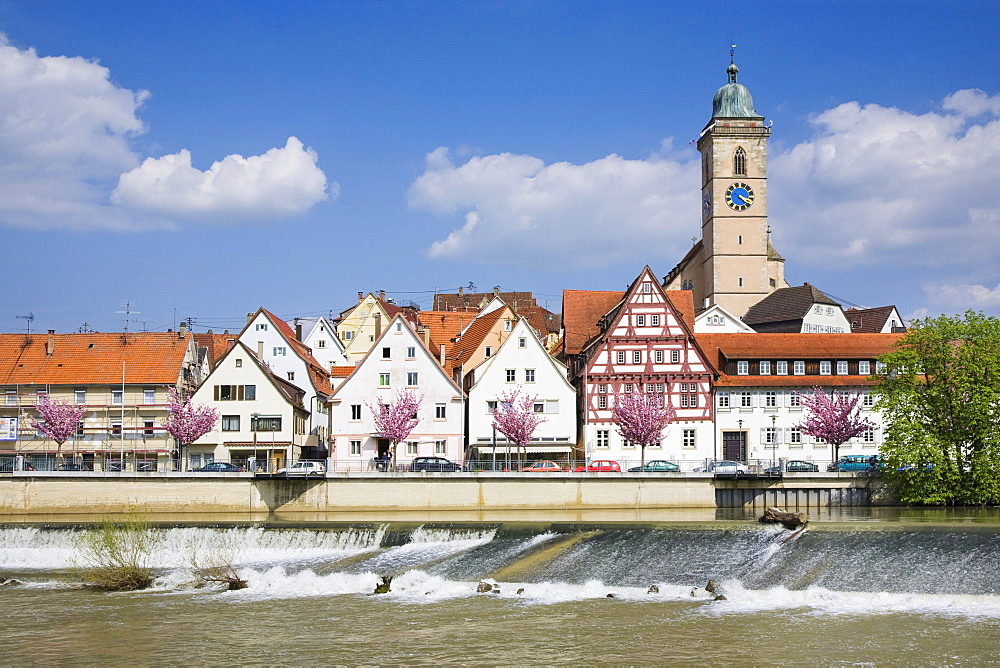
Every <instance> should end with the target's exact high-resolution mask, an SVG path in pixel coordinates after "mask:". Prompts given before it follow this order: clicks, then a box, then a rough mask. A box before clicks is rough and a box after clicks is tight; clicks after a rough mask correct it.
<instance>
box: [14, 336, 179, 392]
mask: <svg viewBox="0 0 1000 668" xmlns="http://www.w3.org/2000/svg"><path fill="white" fill-rule="evenodd" d="M190 337H191V334H185V335H184V336H183V338H182V337H181V336H180V335H179V334H177V333H175V332H166V333H160V332H130V333H129V334H53V335H52V344H53V352H52V355H47V354H46V344H47V342H48V340H49V335H47V334H32V335H31V336H30V337H29V336H27V335H25V334H0V383H2V384H6V385H30V384H39V385H40V384H50V385H70V384H79V385H119V384H121V382H122V362H124V363H125V382H126V383H129V384H137V383H154V384H163V385H174V384H176V383H177V381H178V379H179V377H180V376H181V371H182V368H183V362H184V356H185V354H186V352H187V346H188V342H189V341H190V340H191V338H190Z"/></svg>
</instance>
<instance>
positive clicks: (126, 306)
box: [115, 300, 141, 334]
mask: <svg viewBox="0 0 1000 668" xmlns="http://www.w3.org/2000/svg"><path fill="white" fill-rule="evenodd" d="M134 306H135V304H133V303H132V302H130V301H128V300H126V301H123V302H122V308H123V309H125V310H124V311H115V313H122V314H124V315H125V333H126V334H128V317H129V316H130V315H132V314H135V315H139V314H140V313H141V311H133V310H132V308H133V307H134Z"/></svg>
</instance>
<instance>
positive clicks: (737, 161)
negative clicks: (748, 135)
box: [733, 146, 747, 176]
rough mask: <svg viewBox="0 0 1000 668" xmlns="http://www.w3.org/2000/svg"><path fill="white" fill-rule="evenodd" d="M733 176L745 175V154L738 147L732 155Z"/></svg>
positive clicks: (741, 148)
mask: <svg viewBox="0 0 1000 668" xmlns="http://www.w3.org/2000/svg"><path fill="white" fill-rule="evenodd" d="M733 174H734V175H736V176H746V175H747V154H746V152H745V151H744V150H743V147H742V146H740V147H738V148H737V149H736V153H735V154H734V155H733Z"/></svg>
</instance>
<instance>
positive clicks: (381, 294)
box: [378, 290, 385, 302]
mask: <svg viewBox="0 0 1000 668" xmlns="http://www.w3.org/2000/svg"><path fill="white" fill-rule="evenodd" d="M378 300H379V301H380V302H384V301H385V290H379V291H378Z"/></svg>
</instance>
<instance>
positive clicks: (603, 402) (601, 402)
mask: <svg viewBox="0 0 1000 668" xmlns="http://www.w3.org/2000/svg"><path fill="white" fill-rule="evenodd" d="M597 407H598V408H607V407H608V397H607V396H606V395H603V394H602V395H601V396H599V397H597Z"/></svg>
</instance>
